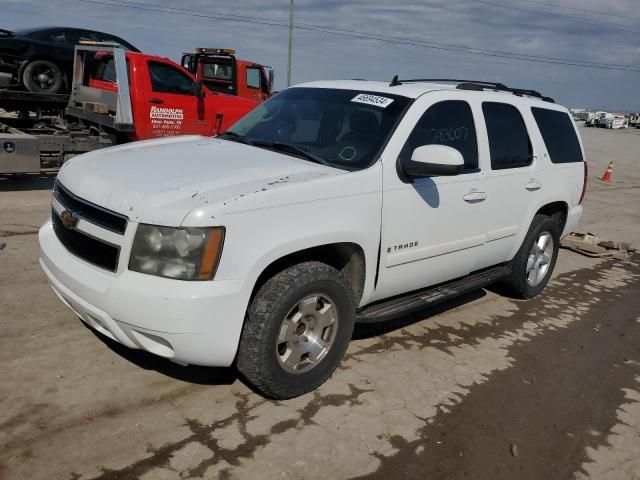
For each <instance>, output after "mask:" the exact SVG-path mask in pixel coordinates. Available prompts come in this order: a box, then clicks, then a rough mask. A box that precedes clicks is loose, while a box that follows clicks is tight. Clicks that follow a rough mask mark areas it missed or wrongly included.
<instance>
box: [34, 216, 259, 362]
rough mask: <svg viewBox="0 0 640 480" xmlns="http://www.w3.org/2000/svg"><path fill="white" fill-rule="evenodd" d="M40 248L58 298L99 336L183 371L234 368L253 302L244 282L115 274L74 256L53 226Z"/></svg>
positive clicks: (42, 237)
mask: <svg viewBox="0 0 640 480" xmlns="http://www.w3.org/2000/svg"><path fill="white" fill-rule="evenodd" d="M39 242H40V253H41V256H40V265H41V266H42V269H43V270H44V272H45V274H46V275H47V277H48V279H49V282H50V283H51V286H52V288H53V290H54V292H55V293H56V294H57V295H58V296H59V297H60V299H61V300H62V301H63V302H64V303H65V304H66V305H67V306H69V308H71V309H72V310H73V311H74V312H75V313H76V314H77V315H78V316H79V317H80V318H81V319H82V320H83V321H84V322H85V323H86V324H87V325H89V326H90V327H92V328H93V329H95V330H97V331H99V332H100V333H102V334H104V335H106V336H108V337H110V338H112V339H113V340H116V341H117V342H119V343H121V344H123V345H126V346H127V347H130V348H138V349H143V350H147V351H149V352H151V353H154V354H156V355H160V356H162V357H166V358H169V359H171V360H173V361H176V362H179V363H188V364H195V365H208V366H220V367H223V366H229V365H231V363H232V362H233V360H234V358H235V355H236V350H237V347H238V342H239V339H240V333H241V330H242V324H243V321H244V315H245V311H246V307H247V303H248V299H249V295H250V291H247V289H246V288H245V285H244V283H245V282H243V281H240V280H225V281H209V282H188V281H182V280H171V279H166V278H160V277H154V276H151V275H145V274H141V273H137V272H131V271H129V270H126V269H125V270H124V271H121V272H120V273H112V272H108V271H106V270H103V269H101V268H99V267H96V266H93V265H91V264H89V263H87V262H85V261H83V260H81V259H79V258H77V257H75V256H73V255H72V254H71V253H69V251H68V250H67V249H66V248H65V247H64V246H63V245H62V244H61V243H60V241H59V240H58V238H57V237H56V235H55V232H54V231H53V227H52V224H51V221H48V222H47V223H46V224H45V225H43V227H42V228H41V229H40V232H39Z"/></svg>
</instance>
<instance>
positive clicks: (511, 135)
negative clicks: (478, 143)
mask: <svg viewBox="0 0 640 480" xmlns="http://www.w3.org/2000/svg"><path fill="white" fill-rule="evenodd" d="M482 113H483V114H484V121H485V123H486V125H487V136H488V137H489V152H490V154H491V169H492V170H503V169H505V168H519V167H526V166H527V165H530V164H531V162H532V161H533V149H532V147H531V141H530V140H529V134H528V133H527V127H526V126H525V124H524V120H523V119H522V115H520V112H519V111H518V109H517V108H516V107H514V106H513V105H509V104H508V103H499V102H484V103H483V104H482Z"/></svg>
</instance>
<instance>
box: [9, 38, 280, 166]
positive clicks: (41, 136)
mask: <svg viewBox="0 0 640 480" xmlns="http://www.w3.org/2000/svg"><path fill="white" fill-rule="evenodd" d="M221 53H222V52H221ZM214 57H216V55H213V53H209V52H197V53H196V55H194V56H193V57H192V59H191V64H190V66H191V67H192V69H193V70H194V71H195V75H194V73H192V72H191V71H189V70H188V69H186V68H184V67H182V66H180V65H177V64H176V63H174V62H173V61H171V60H169V59H167V58H161V57H157V56H154V55H147V54H144V53H136V52H128V51H127V52H125V51H124V50H122V49H120V48H113V47H106V46H103V45H93V46H85V45H82V46H77V47H76V51H75V61H74V71H73V79H72V88H71V94H70V96H69V99H68V102H67V105H66V108H65V109H64V113H62V114H61V115H59V116H51V117H38V118H36V119H34V118H33V116H32V115H31V116H25V115H21V116H18V117H17V118H0V173H22V172H37V171H39V170H40V168H41V167H46V166H55V165H60V164H61V163H62V162H63V161H64V160H65V159H67V158H69V157H71V156H73V155H77V154H80V153H85V152H88V151H92V150H95V149H98V148H103V147H107V146H111V145H117V144H121V143H126V142H131V141H136V140H145V139H151V138H158V137H164V136H170V135H184V134H197V135H208V136H210V135H216V134H219V133H221V132H223V131H224V130H225V129H226V128H228V127H229V126H230V125H232V124H233V123H234V122H235V121H236V120H238V119H239V118H240V117H242V116H244V115H245V114H246V113H247V112H249V111H250V110H252V109H253V108H254V107H255V106H256V105H258V103H260V102H261V101H263V100H264V99H265V98H267V97H268V96H269V95H270V86H271V84H270V83H269V80H270V79H272V74H267V73H266V69H265V67H262V66H261V65H258V64H255V63H251V64H250V63H249V62H242V63H240V62H241V61H238V60H236V59H235V58H234V57H233V55H231V54H229V53H222V55H221V56H220V55H218V57H221V58H222V59H223V60H225V61H227V62H228V63H227V64H226V66H227V67H228V68H233V73H232V75H231V82H230V83H229V85H231V86H232V87H233V90H231V89H228V93H224V94H223V93H220V92H217V91H211V90H210V89H209V88H207V86H206V83H205V82H208V81H210V80H212V79H211V78H208V77H207V73H208V72H209V69H210V68H211V67H210V65H212V64H209V63H207V61H208V60H211V61H219V60H216V59H215V58H214ZM250 69H253V70H257V73H258V75H259V78H260V82H261V83H260V84H259V86H258V87H257V88H255V89H253V90H246V89H248V88H252V87H250V86H246V82H247V80H251V79H253V78H254V77H255V72H252V73H251V74H250V75H251V77H249V74H248V73H247V72H248V71H249V70H250ZM212 71H213V72H214V73H215V71H216V70H215V68H213V69H212ZM214 80H222V79H214ZM254 90H255V91H254ZM15 95H21V96H22V98H24V97H25V95H28V94H25V92H20V93H19V94H18V93H9V95H5V100H7V101H11V100H12V99H13V101H15ZM43 95H44V97H43V98H42V99H40V101H39V103H38V105H46V102H47V97H46V94H40V96H43ZM56 98H57V97H56ZM53 100H55V99H53V98H52V99H51V101H53ZM36 102H38V101H36ZM2 103H3V97H2V95H0V107H2Z"/></svg>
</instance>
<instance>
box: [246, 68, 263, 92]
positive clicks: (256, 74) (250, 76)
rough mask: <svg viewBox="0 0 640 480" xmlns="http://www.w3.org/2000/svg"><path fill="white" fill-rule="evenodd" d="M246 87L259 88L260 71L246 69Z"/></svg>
mask: <svg viewBox="0 0 640 480" xmlns="http://www.w3.org/2000/svg"><path fill="white" fill-rule="evenodd" d="M247 87H251V88H260V69H258V68H247Z"/></svg>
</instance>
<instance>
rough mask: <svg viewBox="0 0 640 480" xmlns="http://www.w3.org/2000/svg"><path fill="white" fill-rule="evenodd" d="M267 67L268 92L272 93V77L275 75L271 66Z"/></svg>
mask: <svg viewBox="0 0 640 480" xmlns="http://www.w3.org/2000/svg"><path fill="white" fill-rule="evenodd" d="M268 68H269V74H268V75H269V93H273V82H274V77H275V73H274V72H273V68H271V67H268Z"/></svg>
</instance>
